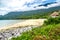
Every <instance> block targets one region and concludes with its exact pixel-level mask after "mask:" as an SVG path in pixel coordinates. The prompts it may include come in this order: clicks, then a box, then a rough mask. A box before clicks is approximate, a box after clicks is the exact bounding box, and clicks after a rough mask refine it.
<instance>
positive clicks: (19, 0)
mask: <svg viewBox="0 0 60 40" xmlns="http://www.w3.org/2000/svg"><path fill="white" fill-rule="evenodd" d="M54 1H56V2H58V3H55V4H51V5H48V6H47V7H45V6H41V7H36V8H34V6H38V5H42V4H45V3H48V2H54ZM54 1H52V0H50V1H49V0H0V15H4V14H7V13H8V12H11V11H28V10H36V9H47V8H50V7H55V6H59V4H60V3H59V1H60V0H54Z"/></svg>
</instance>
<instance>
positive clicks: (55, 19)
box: [44, 17, 60, 25]
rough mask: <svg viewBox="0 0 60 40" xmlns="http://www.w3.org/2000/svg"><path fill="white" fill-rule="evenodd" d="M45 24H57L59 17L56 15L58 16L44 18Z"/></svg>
mask: <svg viewBox="0 0 60 40" xmlns="http://www.w3.org/2000/svg"><path fill="white" fill-rule="evenodd" d="M44 23H45V24H46V25H48V24H58V23H60V17H58V18H51V17H50V18H48V20H46V21H45V22H44Z"/></svg>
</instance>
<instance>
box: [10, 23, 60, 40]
mask: <svg viewBox="0 0 60 40" xmlns="http://www.w3.org/2000/svg"><path fill="white" fill-rule="evenodd" d="M11 40H60V24H50V25H44V26H42V27H37V28H34V29H32V30H31V31H28V32H24V33H22V35H21V36H18V37H14V38H12V39H11Z"/></svg>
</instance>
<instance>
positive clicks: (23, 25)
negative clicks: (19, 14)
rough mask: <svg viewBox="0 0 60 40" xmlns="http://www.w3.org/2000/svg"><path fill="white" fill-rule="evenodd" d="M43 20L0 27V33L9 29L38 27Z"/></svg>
mask: <svg viewBox="0 0 60 40" xmlns="http://www.w3.org/2000/svg"><path fill="white" fill-rule="evenodd" d="M44 20H46V19H28V20H25V21H23V22H19V23H16V24H13V25H10V26H7V27H2V28H0V31H1V30H7V29H11V28H17V27H25V26H40V25H42V24H43V22H44Z"/></svg>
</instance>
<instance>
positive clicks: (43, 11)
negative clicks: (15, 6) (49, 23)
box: [2, 6, 60, 19]
mask: <svg viewBox="0 0 60 40" xmlns="http://www.w3.org/2000/svg"><path fill="white" fill-rule="evenodd" d="M58 10H60V6H56V7H52V8H49V9H39V10H32V11H19V12H9V13H8V14H6V15H4V16H3V17H2V19H16V18H17V17H22V16H24V17H25V16H27V17H28V16H31V15H35V14H39V15H42V14H47V13H51V12H53V11H58Z"/></svg>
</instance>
